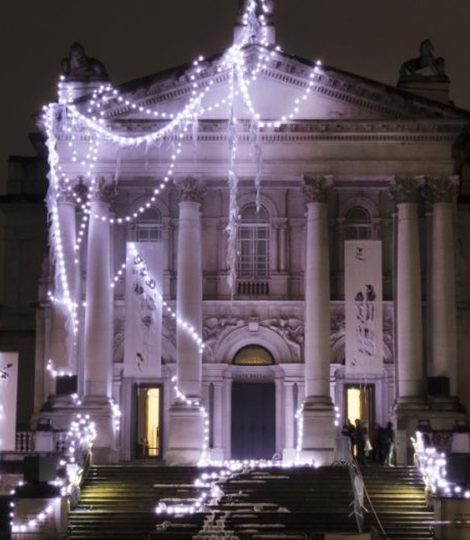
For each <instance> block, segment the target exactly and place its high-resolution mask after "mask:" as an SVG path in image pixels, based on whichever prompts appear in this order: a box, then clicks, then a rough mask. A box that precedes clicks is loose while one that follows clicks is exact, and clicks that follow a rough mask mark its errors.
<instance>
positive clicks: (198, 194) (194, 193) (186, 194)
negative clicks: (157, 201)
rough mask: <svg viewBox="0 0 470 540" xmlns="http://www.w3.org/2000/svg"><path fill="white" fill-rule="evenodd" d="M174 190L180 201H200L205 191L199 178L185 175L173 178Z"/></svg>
mask: <svg viewBox="0 0 470 540" xmlns="http://www.w3.org/2000/svg"><path fill="white" fill-rule="evenodd" d="M175 187H176V192H177V194H178V200H179V201H180V202H183V201H189V202H197V203H202V200H203V198H204V193H205V190H206V188H205V186H204V182H203V181H202V180H200V179H199V178H194V177H192V176H187V177H185V178H178V179H177V180H175Z"/></svg>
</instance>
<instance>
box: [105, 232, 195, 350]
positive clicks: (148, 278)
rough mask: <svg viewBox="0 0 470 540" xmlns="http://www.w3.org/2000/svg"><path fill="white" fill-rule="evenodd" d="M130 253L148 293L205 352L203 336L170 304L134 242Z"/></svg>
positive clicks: (130, 246) (164, 312) (130, 244)
mask: <svg viewBox="0 0 470 540" xmlns="http://www.w3.org/2000/svg"><path fill="white" fill-rule="evenodd" d="M129 253H130V255H131V257H132V258H133V265H134V266H135V268H136V270H137V276H138V278H139V282H140V284H141V285H142V286H143V287H144V288H145V290H146V292H147V294H149V295H150V296H151V297H154V298H155V299H156V300H157V301H158V302H161V303H162V306H163V314H164V315H170V316H171V317H172V318H173V319H175V321H176V325H177V326H179V327H180V328H182V329H183V330H184V331H185V332H187V333H188V334H189V335H190V336H191V338H192V339H193V340H194V341H195V342H196V343H197V345H198V346H199V350H200V352H201V353H202V352H204V348H205V346H204V343H203V340H202V336H201V335H199V333H198V332H197V330H196V329H195V328H194V326H193V325H192V324H191V323H190V322H188V321H186V320H185V319H184V318H183V317H182V316H181V315H179V314H177V313H176V312H175V311H174V310H173V309H172V307H171V306H170V305H169V304H168V302H167V301H166V300H165V299H164V298H163V295H162V292H161V291H160V289H159V288H158V287H157V282H156V280H155V278H154V277H153V276H152V274H151V272H150V271H149V269H148V266H147V264H146V262H145V260H144V258H143V257H142V255H141V254H140V253H139V252H138V250H137V247H136V245H135V244H134V243H133V242H130V243H129ZM112 286H113V283H111V284H110V287H112Z"/></svg>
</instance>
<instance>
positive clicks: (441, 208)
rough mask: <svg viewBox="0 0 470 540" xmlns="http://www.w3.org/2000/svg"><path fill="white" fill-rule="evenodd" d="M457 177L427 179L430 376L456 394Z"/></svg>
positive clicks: (452, 393)
mask: <svg viewBox="0 0 470 540" xmlns="http://www.w3.org/2000/svg"><path fill="white" fill-rule="evenodd" d="M457 187H458V178H457V177H449V178H428V179H427V180H426V188H427V192H428V194H429V196H430V200H431V203H432V240H431V243H432V250H431V268H432V272H431V299H430V302H431V328H432V334H431V336H432V337H431V361H430V364H429V371H430V375H431V376H433V377H447V378H448V379H449V382H450V392H451V395H456V394H457V330H456V325H457V322H456V298H455V241H454V209H455V208H454V207H455V200H456V196H457Z"/></svg>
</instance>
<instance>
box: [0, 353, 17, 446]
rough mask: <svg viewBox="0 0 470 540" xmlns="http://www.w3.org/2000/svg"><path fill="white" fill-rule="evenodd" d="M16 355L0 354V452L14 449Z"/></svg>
mask: <svg viewBox="0 0 470 540" xmlns="http://www.w3.org/2000/svg"><path fill="white" fill-rule="evenodd" d="M17 392H18V353H16V352H0V452H4V451H14V450H15V447H16V396H17Z"/></svg>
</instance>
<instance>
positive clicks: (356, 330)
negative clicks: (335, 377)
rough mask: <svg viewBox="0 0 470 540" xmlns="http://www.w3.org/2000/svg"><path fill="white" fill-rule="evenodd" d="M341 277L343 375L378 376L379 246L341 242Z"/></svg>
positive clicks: (380, 340)
mask: <svg viewBox="0 0 470 540" xmlns="http://www.w3.org/2000/svg"><path fill="white" fill-rule="evenodd" d="M344 273H345V320H346V374H347V375H348V374H350V375H356V376H358V375H378V374H382V373H383V345H382V344H383V335H382V334H383V328H382V242H380V241H375V240H347V241H345V243H344Z"/></svg>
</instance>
